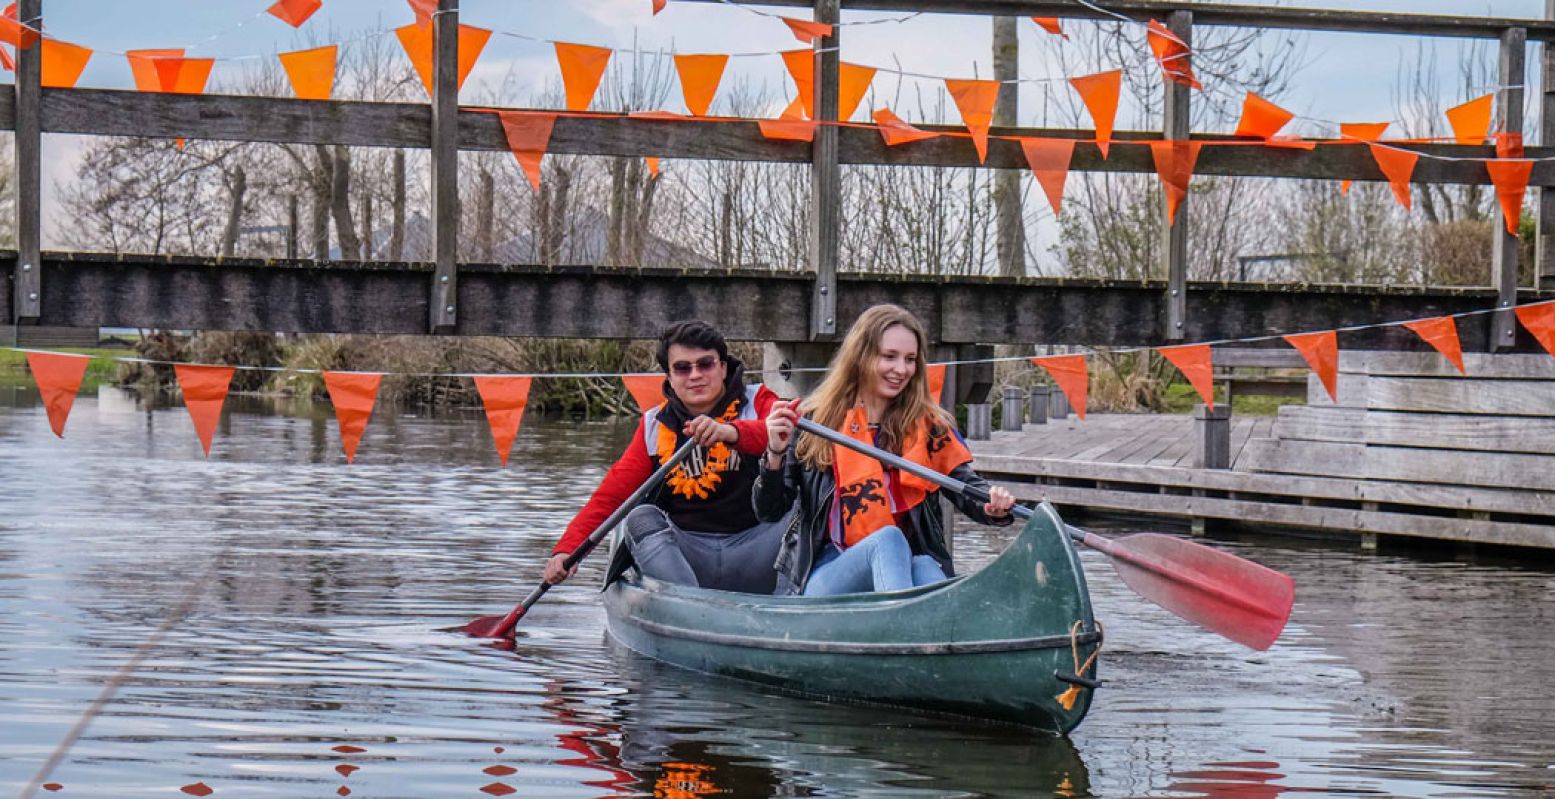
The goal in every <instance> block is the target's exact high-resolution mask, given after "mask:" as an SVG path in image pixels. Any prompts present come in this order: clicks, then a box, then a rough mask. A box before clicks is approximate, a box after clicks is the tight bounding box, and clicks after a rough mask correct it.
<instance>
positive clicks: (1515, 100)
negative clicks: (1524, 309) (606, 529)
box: [1490, 28, 1546, 352]
mask: <svg viewBox="0 0 1555 799" xmlns="http://www.w3.org/2000/svg"><path fill="white" fill-rule="evenodd" d="M1527 53H1528V31H1527V30H1525V29H1523V28H1507V29H1506V31H1505V32H1503V33H1502V34H1501V58H1500V67H1501V69H1500V75H1501V80H1500V85H1501V89H1500V93H1501V96H1500V97H1497V98H1496V105H1495V109H1496V133H1497V134H1506V136H1507V138H1510V139H1512V140H1513V141H1516V142H1519V143H1521V141H1522V137H1523V94H1524V93H1523V82H1524V81H1525V79H1526V75H1527V73H1528V69H1527ZM1496 149H1497V150H1500V149H1501V148H1500V147H1497V148H1496ZM1519 149H1520V148H1519ZM1545 191H1546V190H1545V189H1540V190H1539V196H1540V198H1541V203H1542V198H1543V197H1544V192H1545ZM1491 217H1492V218H1493V219H1494V220H1495V222H1496V224H1494V225H1492V227H1493V228H1494V229H1495V233H1494V234H1493V235H1494V236H1495V238H1494V239H1492V240H1491V242H1492V245H1491V255H1490V283H1491V285H1493V286H1495V288H1496V312H1495V313H1493V314H1491V315H1490V324H1491V325H1492V327H1491V329H1490V349H1491V351H1494V352H1501V351H1505V350H1510V349H1511V348H1512V347H1513V345H1515V344H1516V343H1517V320H1516V317H1515V315H1514V313H1513V311H1512V306H1514V305H1516V304H1517V271H1518V270H1517V266H1518V263H1517V262H1518V255H1519V252H1520V250H1521V246H1520V245H1521V242H1520V241H1519V240H1518V238H1517V236H1516V235H1515V234H1512V233H1508V232H1507V231H1506V226H1505V225H1504V224H1500V223H1501V214H1499V213H1492V214H1491Z"/></svg>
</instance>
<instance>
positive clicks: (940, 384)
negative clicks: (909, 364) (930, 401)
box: [924, 363, 948, 405]
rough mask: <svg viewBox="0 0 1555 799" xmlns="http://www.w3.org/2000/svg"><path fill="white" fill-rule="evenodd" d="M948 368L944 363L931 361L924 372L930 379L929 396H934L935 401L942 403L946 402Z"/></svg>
mask: <svg viewBox="0 0 1555 799" xmlns="http://www.w3.org/2000/svg"><path fill="white" fill-rule="evenodd" d="M947 368H948V367H947V366H946V365H945V364H942V363H931V364H929V365H928V369H927V370H926V371H925V372H924V376H925V377H927V378H928V379H929V396H931V397H933V398H934V401H935V402H937V403H939V404H941V405H944V404H945V370H946V369H947Z"/></svg>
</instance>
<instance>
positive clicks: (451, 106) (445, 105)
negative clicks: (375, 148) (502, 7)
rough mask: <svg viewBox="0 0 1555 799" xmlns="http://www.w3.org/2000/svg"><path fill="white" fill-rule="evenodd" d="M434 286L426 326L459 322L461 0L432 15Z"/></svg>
mask: <svg viewBox="0 0 1555 799" xmlns="http://www.w3.org/2000/svg"><path fill="white" fill-rule="evenodd" d="M432 38H433V40H434V42H435V43H436V46H435V48H434V50H433V67H432V259H433V272H432V286H431V301H430V302H429V303H428V305H429V311H430V322H429V324H430V327H431V331H432V332H433V333H451V332H453V330H454V327H455V326H456V325H457V324H458V323H459V307H458V303H457V301H456V298H457V297H458V296H459V263H458V261H459V0H438V4H437V14H436V15H435V16H434V17H433V18H432Z"/></svg>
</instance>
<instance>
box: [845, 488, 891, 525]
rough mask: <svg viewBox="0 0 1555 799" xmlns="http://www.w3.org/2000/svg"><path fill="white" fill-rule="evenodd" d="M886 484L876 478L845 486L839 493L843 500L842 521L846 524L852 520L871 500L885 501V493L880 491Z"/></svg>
mask: <svg viewBox="0 0 1555 799" xmlns="http://www.w3.org/2000/svg"><path fill="white" fill-rule="evenodd" d="M883 487H884V484H883V483H881V482H880V481H879V480H876V479H874V478H871V479H868V480H865V481H864V482H862V483H854V484H852V485H849V486H845V487H843V489H842V491H841V492H840V493H839V494H838V499H840V500H842V523H843V524H844V525H846V524H847V523H848V522H850V521H852V519H853V517H854V516H855V515H856V514H859V513H862V512H863V511H864V509H865V508H866V507H868V506H869V504H870V503H871V502H881V503H884V502H885V495H883V494H881V493H880V489H881V488H883Z"/></svg>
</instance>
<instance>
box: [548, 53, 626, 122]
mask: <svg viewBox="0 0 1555 799" xmlns="http://www.w3.org/2000/svg"><path fill="white" fill-rule="evenodd" d="M613 52H615V51H613V50H611V49H610V48H608V47H595V46H593V45H588V44H568V43H566V42H557V43H556V63H557V64H559V65H560V66H561V69H562V86H563V87H564V88H566V90H567V110H568V111H587V110H589V105H590V104H591V103H593V102H594V93H595V92H597V91H599V81H600V79H601V78H603V77H605V67H606V66H608V65H609V64H610V54H611V53H613Z"/></svg>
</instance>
